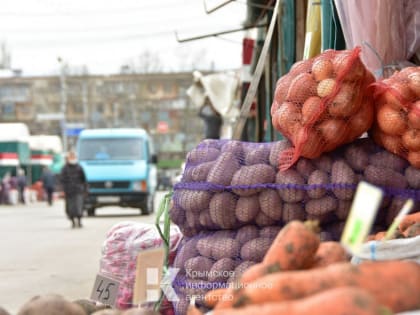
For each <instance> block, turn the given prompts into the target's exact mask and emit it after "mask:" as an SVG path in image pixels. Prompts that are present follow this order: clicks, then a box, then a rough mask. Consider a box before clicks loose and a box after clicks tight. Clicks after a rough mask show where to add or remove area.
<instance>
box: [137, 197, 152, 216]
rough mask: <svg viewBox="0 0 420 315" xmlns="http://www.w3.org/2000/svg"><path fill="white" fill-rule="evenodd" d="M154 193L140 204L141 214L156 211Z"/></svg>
mask: <svg viewBox="0 0 420 315" xmlns="http://www.w3.org/2000/svg"><path fill="white" fill-rule="evenodd" d="M154 200H155V198H154V195H149V196H147V198H146V200H144V201H143V202H142V203H141V204H140V213H141V215H148V214H151V213H153V212H154V211H155V209H154Z"/></svg>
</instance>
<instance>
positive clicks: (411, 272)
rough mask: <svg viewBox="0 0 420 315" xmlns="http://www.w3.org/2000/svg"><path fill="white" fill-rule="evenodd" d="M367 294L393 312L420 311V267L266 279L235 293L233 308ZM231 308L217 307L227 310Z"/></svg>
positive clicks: (388, 265)
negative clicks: (351, 290)
mask: <svg viewBox="0 0 420 315" xmlns="http://www.w3.org/2000/svg"><path fill="white" fill-rule="evenodd" d="M343 286H355V287H360V288H362V289H365V290H367V291H368V292H369V293H371V294H372V295H373V296H374V298H375V299H377V301H378V302H379V303H381V304H383V305H385V306H387V307H389V308H390V309H391V310H392V311H394V312H403V311H407V310H413V309H418V308H420V264H417V263H415V262H411V261H382V262H365V263H362V264H360V265H352V264H350V263H337V264H333V265H330V266H327V267H324V268H316V269H311V270H301V271H289V272H279V273H274V274H271V275H267V276H264V277H262V278H260V279H258V280H256V281H254V282H252V283H250V284H249V285H248V286H246V287H244V288H241V289H240V290H237V291H236V292H235V295H234V296H233V300H232V301H231V303H229V304H230V305H231V306H234V307H241V306H245V305H250V304H261V303H267V302H281V301H287V300H294V299H299V298H303V297H305V296H309V295H312V294H315V293H318V292H322V291H325V290H328V289H332V288H335V287H343ZM229 304H224V305H220V306H219V304H218V305H217V306H216V308H222V307H228V305H229Z"/></svg>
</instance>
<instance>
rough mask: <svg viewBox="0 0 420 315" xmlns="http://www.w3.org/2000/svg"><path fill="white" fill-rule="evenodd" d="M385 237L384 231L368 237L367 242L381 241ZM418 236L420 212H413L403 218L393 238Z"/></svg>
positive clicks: (419, 233) (419, 232)
mask: <svg viewBox="0 0 420 315" xmlns="http://www.w3.org/2000/svg"><path fill="white" fill-rule="evenodd" d="M385 235H386V232H385V231H381V232H377V233H376V234H372V235H369V237H368V239H367V241H372V240H375V241H381V240H383V239H384V237H385ZM419 235H420V212H415V213H412V214H409V215H407V216H405V218H404V219H403V220H402V221H401V223H400V224H399V226H398V228H397V231H396V232H395V234H394V236H393V238H394V239H395V238H411V237H416V236H419Z"/></svg>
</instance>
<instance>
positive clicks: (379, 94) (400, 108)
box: [372, 67, 420, 168]
mask: <svg viewBox="0 0 420 315" xmlns="http://www.w3.org/2000/svg"><path fill="white" fill-rule="evenodd" d="M374 98H375V106H376V117H375V122H374V128H373V132H372V133H373V138H374V139H375V141H376V142H377V143H378V144H380V145H381V146H383V147H384V148H386V149H387V150H389V151H390V152H392V153H395V154H397V155H400V156H403V157H404V158H406V159H407V160H408V161H409V162H410V164H411V165H413V166H415V167H417V168H420V67H408V68H404V69H403V70H401V71H399V72H396V73H394V74H393V75H392V76H391V77H389V78H388V79H384V80H382V81H379V82H376V83H375V84H374Z"/></svg>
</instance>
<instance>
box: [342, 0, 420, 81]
mask: <svg viewBox="0 0 420 315" xmlns="http://www.w3.org/2000/svg"><path fill="white" fill-rule="evenodd" d="M335 4H336V7H337V11H338V15H339V17H340V22H341V25H342V28H343V33H344V37H345V40H346V45H347V48H348V49H351V48H354V47H356V46H363V47H364V49H363V52H362V56H361V58H362V61H363V62H364V63H365V65H366V66H367V67H368V69H369V70H370V71H372V72H373V73H375V75H376V76H378V77H382V76H384V75H385V76H386V73H385V74H384V69H386V68H392V67H397V68H399V67H403V66H404V65H405V64H406V63H407V61H408V60H410V58H411V57H412V56H413V55H414V54H416V52H417V51H418V50H419V48H420V0H400V1H395V0H369V1H366V0H353V1H347V0H335Z"/></svg>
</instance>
